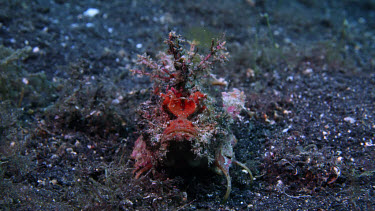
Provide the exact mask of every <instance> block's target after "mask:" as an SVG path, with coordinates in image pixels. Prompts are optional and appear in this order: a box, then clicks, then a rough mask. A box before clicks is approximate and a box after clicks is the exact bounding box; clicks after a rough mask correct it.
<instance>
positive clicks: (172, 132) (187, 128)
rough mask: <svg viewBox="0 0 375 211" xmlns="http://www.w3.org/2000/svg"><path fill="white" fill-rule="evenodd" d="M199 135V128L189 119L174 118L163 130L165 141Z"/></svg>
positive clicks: (186, 138)
mask: <svg viewBox="0 0 375 211" xmlns="http://www.w3.org/2000/svg"><path fill="white" fill-rule="evenodd" d="M197 135H198V130H197V129H196V128H195V126H194V125H193V123H192V122H191V121H189V120H187V119H181V118H178V119H176V120H172V121H171V123H170V124H169V125H168V127H167V128H166V129H165V130H164V132H163V142H167V141H172V140H176V141H183V140H191V139H193V138H195V137H196V136H197Z"/></svg>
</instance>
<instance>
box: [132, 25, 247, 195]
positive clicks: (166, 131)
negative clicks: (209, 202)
mask: <svg viewBox="0 0 375 211" xmlns="http://www.w3.org/2000/svg"><path fill="white" fill-rule="evenodd" d="M166 43H167V45H168V50H167V52H166V53H164V52H162V53H160V54H159V55H158V57H159V61H158V62H155V61H153V60H152V59H151V58H150V57H148V56H146V55H140V56H139V59H138V63H140V64H142V65H144V66H146V67H147V70H144V69H138V70H132V71H133V72H134V73H136V74H141V75H147V76H149V77H150V78H151V80H153V82H154V89H153V93H152V97H151V99H150V100H148V101H146V102H145V103H143V104H141V107H140V109H139V112H140V113H141V120H140V123H139V125H140V128H141V129H140V131H139V132H140V134H141V135H140V136H139V138H138V139H137V140H136V142H135V145H134V149H133V152H132V154H131V157H132V159H134V160H135V165H134V174H135V178H139V177H140V176H141V175H143V174H145V173H146V172H148V171H150V170H153V171H155V169H156V168H157V167H158V168H160V167H161V168H163V167H171V166H172V167H173V166H176V167H179V168H181V167H184V166H186V165H187V166H189V167H195V166H200V167H202V166H203V167H206V168H211V169H213V170H215V171H216V172H219V173H222V174H224V176H225V178H226V180H227V188H226V193H225V196H224V202H225V201H226V200H227V199H228V197H229V194H230V192H231V178H230V175H229V168H230V167H231V165H232V164H236V165H239V166H241V167H242V168H243V169H245V171H246V172H248V173H249V175H250V179H251V181H252V180H253V177H252V174H251V171H250V170H249V168H248V167H246V166H245V165H244V164H242V163H240V162H238V161H237V160H236V159H235V155H234V152H233V147H234V145H235V144H236V142H237V140H236V138H235V136H234V135H233V134H232V132H231V131H230V129H229V127H228V122H231V121H233V118H234V115H233V114H234V112H232V111H233V110H235V109H234V108H236V107H237V108H239V109H241V107H243V105H241V103H239V104H236V103H234V104H233V105H232V106H229V107H228V106H227V107H225V103H226V102H225V99H228V97H226V98H225V99H224V98H223V101H224V102H223V104H224V106H222V107H221V106H217V105H216V104H217V101H216V100H215V99H214V98H212V97H210V96H209V95H208V94H207V93H208V91H204V90H209V88H210V86H211V87H212V86H213V84H220V83H213V82H212V74H211V73H210V70H211V68H212V65H213V64H214V63H216V62H224V61H225V60H226V56H227V53H226V48H225V42H224V41H219V40H218V41H216V42H215V41H214V40H213V41H212V43H211V48H210V51H209V53H208V54H207V55H206V56H202V55H200V54H198V53H197V50H196V48H195V44H194V42H189V41H185V40H183V39H182V38H181V37H180V36H178V35H176V34H175V33H174V32H170V34H169V37H168V39H167V40H166ZM187 43H188V44H190V49H189V50H185V49H183V45H184V44H185V45H186V44H187ZM148 70H151V71H148ZM210 80H211V83H210ZM235 91H237V92H238V90H236V89H235ZM235 91H234V92H232V93H229V94H228V93H223V96H224V95H225V96H228V95H232V96H237V95H235V94H236V92H235ZM242 95H243V93H242ZM232 99H237V98H232ZM240 101H242V102H244V98H241V100H240ZM227 104H228V103H227ZM226 108H227V109H226Z"/></svg>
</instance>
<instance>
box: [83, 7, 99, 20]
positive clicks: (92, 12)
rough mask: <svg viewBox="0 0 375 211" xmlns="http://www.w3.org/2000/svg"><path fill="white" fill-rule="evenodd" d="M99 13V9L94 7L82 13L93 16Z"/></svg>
mask: <svg viewBox="0 0 375 211" xmlns="http://www.w3.org/2000/svg"><path fill="white" fill-rule="evenodd" d="M97 14H99V10H98V9H96V8H88V9H87V10H86V11H85V12H84V13H83V15H84V16H86V17H90V18H92V17H94V16H95V15H97Z"/></svg>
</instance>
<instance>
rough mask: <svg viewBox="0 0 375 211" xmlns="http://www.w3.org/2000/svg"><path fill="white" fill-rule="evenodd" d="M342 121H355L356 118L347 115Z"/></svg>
mask: <svg viewBox="0 0 375 211" xmlns="http://www.w3.org/2000/svg"><path fill="white" fill-rule="evenodd" d="M344 121H345V122H349V123H351V124H353V123H355V122H356V120H355V119H354V118H353V117H348V116H347V117H345V118H344Z"/></svg>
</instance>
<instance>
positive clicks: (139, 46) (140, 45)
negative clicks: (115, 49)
mask: <svg viewBox="0 0 375 211" xmlns="http://www.w3.org/2000/svg"><path fill="white" fill-rule="evenodd" d="M135 47H136V48H142V47H143V45H142V44H141V43H138V44H137V45H136V46H135Z"/></svg>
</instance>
